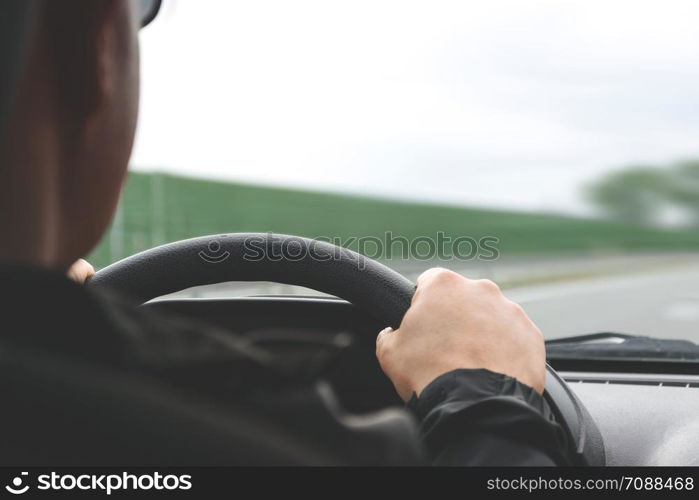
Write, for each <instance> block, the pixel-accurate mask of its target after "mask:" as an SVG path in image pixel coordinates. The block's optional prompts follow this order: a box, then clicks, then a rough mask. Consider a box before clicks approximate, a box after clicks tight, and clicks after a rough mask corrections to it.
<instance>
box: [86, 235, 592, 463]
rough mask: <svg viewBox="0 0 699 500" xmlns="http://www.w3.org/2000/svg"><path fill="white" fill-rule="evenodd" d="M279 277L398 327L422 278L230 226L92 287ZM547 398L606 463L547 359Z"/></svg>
mask: <svg viewBox="0 0 699 500" xmlns="http://www.w3.org/2000/svg"><path fill="white" fill-rule="evenodd" d="M226 281H272V282H277V283H284V284H289V285H298V286H304V287H307V288H311V289H314V290H317V291H319V292H324V293H327V294H330V295H334V296H337V297H339V298H341V299H345V300H347V301H348V302H350V303H352V304H354V305H355V306H357V307H359V308H361V309H362V310H364V311H365V312H367V313H369V314H371V315H372V316H374V317H376V318H377V319H378V320H380V321H382V322H383V323H385V324H386V325H389V326H391V327H393V328H398V326H399V325H400V323H401V320H402V318H403V315H404V314H405V312H406V311H407V310H408V308H409V307H410V301H411V298H412V295H413V293H414V291H415V285H414V284H413V283H412V282H411V281H410V280H408V279H407V278H405V277H404V276H402V275H401V274H399V273H397V272H396V271H394V270H392V269H390V268H388V267H386V266H384V265H383V264H380V263H379V262H376V261H375V260H372V259H369V258H367V257H364V256H362V255H360V254H358V253H356V252H353V251H351V250H348V249H346V248H342V247H338V246H335V245H332V244H330V243H327V242H323V241H318V240H311V239H307V238H302V237H298V236H289V235H281V234H271V233H230V234H221V235H213V236H204V237H200V238H194V239H189V240H183V241H178V242H175V243H170V244H167V245H163V246H159V247H156V248H153V249H150V250H147V251H145V252H141V253H139V254H136V255H133V256H131V257H127V258H126V259H123V260H121V261H119V262H116V263H114V264H112V265H110V266H108V267H106V268H104V269H102V270H101V271H99V272H98V273H96V274H95V275H94V276H93V277H92V279H91V280H90V281H89V283H88V284H89V286H91V287H97V288H101V287H104V288H110V289H114V290H117V291H119V292H121V293H123V294H125V295H128V296H130V297H132V298H135V299H137V300H139V301H141V302H146V301H148V300H151V299H154V298H156V297H159V296H162V295H166V294H169V293H174V292H177V291H180V290H183V289H185V288H189V287H192V286H197V285H208V284H215V283H221V282H226ZM547 370H548V372H547V377H546V388H545V392H544V397H545V398H546V399H547V401H548V403H549V405H550V406H551V408H552V410H553V412H554V415H555V416H556V418H557V420H558V422H559V423H560V424H561V425H562V426H563V428H564V429H565V430H566V432H567V433H568V436H569V439H570V443H572V444H573V446H572V449H571V450H570V459H571V461H572V462H573V463H576V464H582V465H604V461H605V458H604V446H603V443H602V437H601V435H600V433H599V430H598V429H597V427H596V425H595V423H594V421H593V420H592V418H591V417H590V415H589V414H588V413H587V411H586V410H585V408H584V407H583V406H582V404H581V403H580V401H579V400H578V399H577V398H576V397H575V395H574V394H573V393H572V391H571V390H570V389H569V388H568V386H567V384H566V383H565V382H564V381H563V379H561V378H560V377H559V376H558V375H557V374H556V372H555V371H554V370H553V369H552V368H551V367H550V366H547Z"/></svg>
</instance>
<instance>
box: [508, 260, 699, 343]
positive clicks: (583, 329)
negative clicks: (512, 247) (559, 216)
mask: <svg viewBox="0 0 699 500" xmlns="http://www.w3.org/2000/svg"><path fill="white" fill-rule="evenodd" d="M505 294H506V295H507V296H508V297H510V298H511V299H512V300H515V301H517V302H519V303H520V304H521V305H522V306H523V307H524V308H525V310H526V311H527V313H528V314H529V316H530V317H531V318H532V319H533V320H534V322H535V323H536V324H537V325H539V328H541V330H542V332H544V336H545V337H546V338H556V337H562V336H567V335H575V334H584V333H593V332H601V331H614V332H621V333H633V334H640V335H650V336H653V337H662V338H683V339H688V340H693V341H695V342H698V343H699V264H693V265H681V266H677V267H671V268H668V269H655V270H652V271H646V272H638V271H637V272H634V273H631V274H623V275H616V276H606V277H598V278H593V279H582V280H575V281H570V282H565V283H553V284H547V285H538V286H527V287H516V288H511V289H507V290H506V291H505Z"/></svg>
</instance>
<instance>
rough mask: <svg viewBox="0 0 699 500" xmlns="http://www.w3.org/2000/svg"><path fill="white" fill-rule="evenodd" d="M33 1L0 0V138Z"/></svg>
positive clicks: (20, 62) (27, 30) (33, 4)
mask: <svg viewBox="0 0 699 500" xmlns="http://www.w3.org/2000/svg"><path fill="white" fill-rule="evenodd" d="M35 4H36V2H35V1H34V0H1V1H0V138H1V137H2V135H3V133H4V127H5V125H6V123H7V118H8V114H9V112H10V108H11V104H12V100H13V97H14V92H15V89H16V86H17V80H18V78H19V76H20V74H21V71H22V63H23V62H24V59H25V58H24V50H25V48H26V45H27V39H28V36H27V35H28V33H29V30H30V28H31V21H32V13H33V12H34V9H35V7H36V6H35Z"/></svg>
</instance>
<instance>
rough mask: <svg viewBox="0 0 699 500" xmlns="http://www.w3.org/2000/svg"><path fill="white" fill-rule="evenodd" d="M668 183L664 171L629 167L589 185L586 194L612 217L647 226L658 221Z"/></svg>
mask: <svg viewBox="0 0 699 500" xmlns="http://www.w3.org/2000/svg"><path fill="white" fill-rule="evenodd" d="M698 179H699V178H698ZM667 184H668V179H667V174H666V172H664V171H663V170H662V169H659V168H655V167H652V166H632V167H628V168H625V169H623V170H617V171H614V172H612V173H610V174H607V175H606V176H605V177H604V178H602V179H600V180H598V181H596V182H594V183H592V184H590V185H588V186H587V187H586V189H585V194H586V197H587V199H588V200H590V201H591V202H593V203H594V204H596V205H597V206H598V207H599V208H600V209H601V210H602V211H603V212H605V213H606V214H607V215H608V216H610V217H612V218H614V219H617V220H621V221H624V222H629V223H633V224H644V225H650V224H653V223H655V222H657V215H658V213H659V211H660V210H659V209H660V207H661V205H662V204H663V203H664V202H665V201H666V199H667ZM698 207H699V206H698Z"/></svg>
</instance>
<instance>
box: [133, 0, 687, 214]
mask: <svg viewBox="0 0 699 500" xmlns="http://www.w3.org/2000/svg"><path fill="white" fill-rule="evenodd" d="M165 4H166V5H165V10H164V12H162V14H163V15H162V16H160V17H159V18H158V19H157V20H156V21H155V23H154V24H153V25H151V26H149V27H148V28H147V29H145V30H144V31H143V33H142V34H141V41H142V68H143V69H142V101H141V117H140V118H141V121H140V125H139V130H138V134H137V140H136V147H135V150H134V156H133V160H132V163H133V165H134V168H135V169H145V170H154V169H157V170H165V171H169V172H174V173H182V174H187V175H195V176H201V177H210V178H216V179H226V180H242V181H250V182H256V183H266V184H280V185H291V186H303V187H311V188H318V189H332V190H341V191H351V192H359V193H370V194H379V195H389V196H394V197H400V198H416V199H428V200H443V201H448V202H450V203H462V204H472V205H485V206H494V207H507V208H516V209H526V210H541V209H544V210H559V211H568V212H581V211H584V210H585V208H584V205H583V202H582V201H581V197H580V194H579V191H580V185H581V183H584V182H586V181H588V180H590V179H594V178H596V177H598V176H599V175H600V174H601V173H603V172H604V171H606V170H609V169H610V168H615V167H620V166H624V165H626V164H630V163H635V162H651V163H663V162H669V161H672V160H675V159H680V158H686V157H699V23H698V20H699V1H696V0H688V1H675V0H663V1H660V0H657V1H639V0H634V1H615V0H603V1H600V0H597V1H594V0H579V1H564V0H552V1H532V0H529V1H521V0H512V1H506V0H488V1H485V0H483V1H479V2H474V1H467V0H457V1H441V0H422V1H406V0H400V1H386V0H370V1H361V0H353V1H352V2H340V1H333V0H323V1H305V0H295V1H288V0H279V1H269V0H254V1H232V0H169V1H168V0H165Z"/></svg>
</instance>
